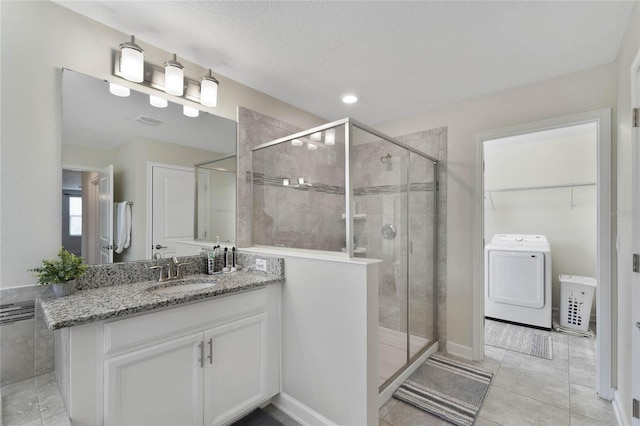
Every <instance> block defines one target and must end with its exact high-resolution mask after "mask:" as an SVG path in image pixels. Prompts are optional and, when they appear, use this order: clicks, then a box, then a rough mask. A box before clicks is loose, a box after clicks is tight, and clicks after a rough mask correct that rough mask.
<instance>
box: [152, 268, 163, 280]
mask: <svg viewBox="0 0 640 426" xmlns="http://www.w3.org/2000/svg"><path fill="white" fill-rule="evenodd" d="M149 269H160V275H158V282H162V281H164V266H162V265H156V266H149Z"/></svg>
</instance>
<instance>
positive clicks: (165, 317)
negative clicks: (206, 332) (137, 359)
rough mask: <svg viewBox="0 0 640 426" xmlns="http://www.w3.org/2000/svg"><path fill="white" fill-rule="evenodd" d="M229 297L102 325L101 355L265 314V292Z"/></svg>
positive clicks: (250, 292) (254, 291) (259, 291)
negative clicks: (102, 350) (217, 324)
mask: <svg viewBox="0 0 640 426" xmlns="http://www.w3.org/2000/svg"><path fill="white" fill-rule="evenodd" d="M230 296H231V295H230ZM232 296H233V297H226V296H222V297H220V298H216V299H213V300H207V301H203V302H198V303H193V304H189V305H187V306H181V307H176V308H171V309H165V310H163V311H160V312H151V313H148V314H144V315H140V316H136V317H133V318H127V319H121V320H114V321H111V322H107V323H105V325H104V353H105V354H111V353H114V352H118V351H121V350H123V349H128V348H131V347H134V346H140V345H144V344H148V343H151V342H154V341H157V340H162V339H166V338H168V337H171V336H172V335H175V334H178V333H181V332H186V331H190V332H192V331H194V329H197V328H198V327H200V326H202V327H208V326H211V325H215V324H216V323H219V322H227V321H233V320H236V319H239V318H244V317H246V316H249V315H254V314H256V313H258V312H264V311H265V310H266V307H267V291H266V289H265V288H262V289H258V290H252V291H249V292H246V293H240V294H233V295H232Z"/></svg>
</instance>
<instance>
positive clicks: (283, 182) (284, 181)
mask: <svg viewBox="0 0 640 426" xmlns="http://www.w3.org/2000/svg"><path fill="white" fill-rule="evenodd" d="M282 186H289V179H287V178H284V179H282Z"/></svg>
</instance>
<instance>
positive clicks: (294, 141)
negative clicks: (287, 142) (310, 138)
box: [291, 139, 304, 146]
mask: <svg viewBox="0 0 640 426" xmlns="http://www.w3.org/2000/svg"><path fill="white" fill-rule="evenodd" d="M303 144H304V143H303V142H302V141H301V140H300V139H294V140H292V141H291V145H293V146H302V145H303Z"/></svg>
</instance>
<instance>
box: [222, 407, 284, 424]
mask: <svg viewBox="0 0 640 426" xmlns="http://www.w3.org/2000/svg"><path fill="white" fill-rule="evenodd" d="M231 426H284V425H283V424H282V423H280V422H279V421H277V420H276V419H274V418H273V417H271V416H270V415H269V413H267V412H266V411H264V410H263V409H262V408H258V409H256V410H253V411H252V412H250V413H249V414H247V415H246V416H244V417H243V418H241V419H240V420H238V421H237V422H235V423H233V424H232V425H231Z"/></svg>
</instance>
